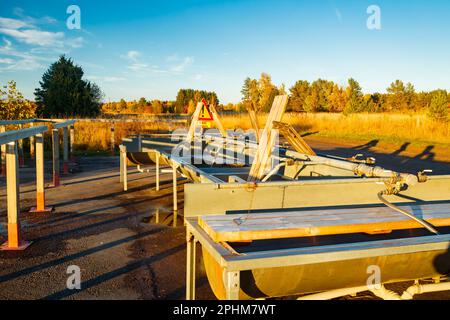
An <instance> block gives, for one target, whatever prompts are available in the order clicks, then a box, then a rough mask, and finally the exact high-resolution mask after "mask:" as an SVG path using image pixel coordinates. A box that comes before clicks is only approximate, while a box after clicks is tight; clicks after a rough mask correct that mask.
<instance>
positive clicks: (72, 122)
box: [53, 120, 76, 129]
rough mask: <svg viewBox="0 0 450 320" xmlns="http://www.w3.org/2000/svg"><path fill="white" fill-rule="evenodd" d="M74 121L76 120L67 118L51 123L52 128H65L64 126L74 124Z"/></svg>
mask: <svg viewBox="0 0 450 320" xmlns="http://www.w3.org/2000/svg"><path fill="white" fill-rule="evenodd" d="M75 122H76V120H68V121H64V122H57V123H54V124H53V128H55V129H61V128H65V127H68V126H72V125H74V124H75Z"/></svg>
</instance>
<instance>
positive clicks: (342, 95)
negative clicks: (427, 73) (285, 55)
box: [241, 73, 450, 121]
mask: <svg viewBox="0 0 450 320" xmlns="http://www.w3.org/2000/svg"><path fill="white" fill-rule="evenodd" d="M241 93H242V102H243V104H244V105H245V104H246V103H252V104H253V106H254V107H255V108H256V109H257V110H259V111H264V112H267V111H268V110H269V109H270V107H271V105H272V102H273V99H274V97H275V96H276V95H277V94H286V92H285V88H284V85H282V86H281V87H276V86H275V85H274V84H272V81H271V78H270V76H269V75H268V74H266V73H262V74H261V77H260V79H259V80H256V79H251V78H247V79H245V81H244V85H243V87H242V90H241ZM289 97H290V99H289V104H288V107H287V111H292V112H343V113H355V112H410V111H416V112H419V111H421V112H422V111H425V112H427V113H428V115H429V116H430V117H432V118H434V119H436V120H442V121H447V120H448V115H449V105H450V104H449V103H450V94H449V93H448V92H447V91H446V90H434V91H430V92H424V91H422V92H416V91H415V89H414V86H413V85H412V84H411V83H407V84H404V83H403V82H402V81H401V80H396V81H394V82H393V83H392V84H391V85H390V86H389V87H388V88H387V89H386V93H373V94H368V93H363V92H362V89H361V86H360V85H359V83H358V82H357V81H356V80H355V79H349V80H348V84H347V86H346V87H341V86H339V85H338V84H336V83H334V82H333V81H328V80H323V79H318V80H316V81H314V82H312V83H310V82H308V81H305V80H299V81H297V82H296V83H295V84H294V85H293V86H292V87H291V88H290V89H289Z"/></svg>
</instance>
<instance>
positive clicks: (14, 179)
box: [0, 142, 30, 250]
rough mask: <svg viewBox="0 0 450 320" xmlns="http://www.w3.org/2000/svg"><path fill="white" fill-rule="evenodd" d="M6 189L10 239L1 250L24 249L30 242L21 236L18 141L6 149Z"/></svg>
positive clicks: (9, 144) (11, 143)
mask: <svg viewBox="0 0 450 320" xmlns="http://www.w3.org/2000/svg"><path fill="white" fill-rule="evenodd" d="M6 170H7V173H6V184H7V186H6V189H7V205H8V241H7V242H5V243H4V244H3V245H2V246H1V247H0V250H24V249H25V248H27V247H28V246H29V245H30V243H29V242H24V241H22V239H21V236H20V222H19V219H18V217H19V211H20V208H19V206H20V193H19V161H18V151H17V142H10V143H8V145H7V150H6Z"/></svg>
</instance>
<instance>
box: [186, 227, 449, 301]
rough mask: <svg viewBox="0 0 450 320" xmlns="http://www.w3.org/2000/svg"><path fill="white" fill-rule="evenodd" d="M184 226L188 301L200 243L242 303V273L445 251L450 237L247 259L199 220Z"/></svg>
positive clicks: (275, 252) (253, 254) (191, 296)
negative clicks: (215, 238) (213, 235)
mask: <svg viewBox="0 0 450 320" xmlns="http://www.w3.org/2000/svg"><path fill="white" fill-rule="evenodd" d="M185 223H186V239H187V265H186V266H187V269H186V270H187V271H186V299H187V300H193V299H195V274H196V266H195V263H196V259H195V256H196V252H195V251H196V243H197V242H199V243H200V244H201V246H202V248H203V250H206V251H207V252H208V253H209V254H210V255H211V256H212V258H213V259H214V260H215V261H216V262H217V264H219V265H220V267H221V268H222V269H223V270H224V271H223V279H224V284H225V290H226V299H227V300H238V299H239V290H240V273H241V272H242V271H246V270H254V269H261V268H278V267H288V266H301V265H313V264H318V263H331V262H338V261H346V260H348V261H351V260H356V259H362V258H371V257H380V256H381V257H386V256H393V255H399V254H411V253H415V252H423V251H445V250H448V248H449V247H450V235H448V234H446V235H439V236H429V237H419V238H405V239H393V240H383V241H371V242H362V243H345V244H337V245H328V246H319V247H311V248H295V249H282V250H272V251H263V252H250V253H246V254H245V255H239V254H236V253H233V252H230V250H229V249H228V248H226V247H224V246H223V245H222V244H220V243H216V242H214V241H213V240H212V239H211V238H210V237H209V236H208V235H207V234H206V233H205V231H203V229H202V228H201V227H200V226H199V225H198V223H197V219H195V218H186V219H185ZM439 287H440V290H450V286H449V283H447V284H446V286H442V285H440V286H439ZM354 290H356V291H354ZM358 290H359V291H358ZM366 290H369V289H368V287H361V288H359V289H355V288H351V289H350V290H348V291H346V292H344V294H342V295H345V294H349V293H353V292H355V293H357V292H360V291H366ZM337 297H339V295H337Z"/></svg>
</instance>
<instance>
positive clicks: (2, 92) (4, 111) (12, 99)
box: [0, 80, 36, 120]
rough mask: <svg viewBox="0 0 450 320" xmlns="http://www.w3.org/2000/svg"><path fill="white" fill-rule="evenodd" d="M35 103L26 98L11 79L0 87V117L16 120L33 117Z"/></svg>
mask: <svg viewBox="0 0 450 320" xmlns="http://www.w3.org/2000/svg"><path fill="white" fill-rule="evenodd" d="M35 111H36V105H35V104H34V103H32V102H30V101H28V100H26V99H25V98H24V97H23V95H22V93H20V92H19V91H18V90H17V86H16V82H15V81H13V80H11V81H9V82H8V84H7V85H6V86H3V87H0V119H2V120H17V119H28V118H33V117H35Z"/></svg>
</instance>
